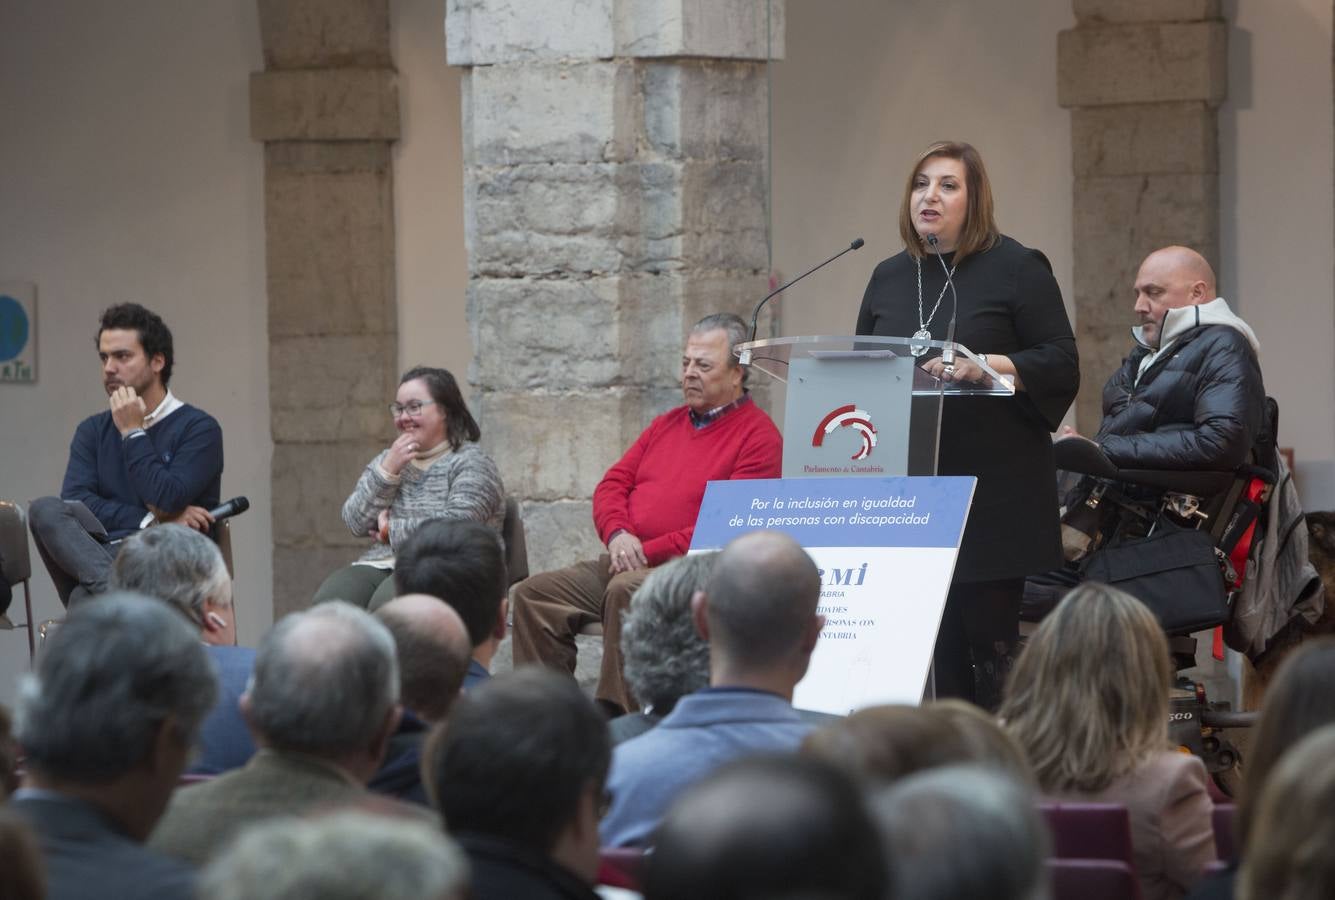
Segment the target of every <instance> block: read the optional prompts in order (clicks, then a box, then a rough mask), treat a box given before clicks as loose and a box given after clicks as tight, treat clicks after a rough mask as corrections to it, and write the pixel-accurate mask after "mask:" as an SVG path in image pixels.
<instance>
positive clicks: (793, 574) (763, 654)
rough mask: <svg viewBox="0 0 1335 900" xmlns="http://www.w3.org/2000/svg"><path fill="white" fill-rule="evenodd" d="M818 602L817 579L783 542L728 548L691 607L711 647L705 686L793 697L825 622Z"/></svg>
mask: <svg viewBox="0 0 1335 900" xmlns="http://www.w3.org/2000/svg"><path fill="white" fill-rule="evenodd" d="M819 600H820V571H819V570H818V569H817V568H816V564H815V563H814V562H812V561H811V557H810V556H808V555H807V554H806V551H805V550H803V549H802V548H801V546H799V545H798V543H797V541H795V540H793V539H792V538H790V537H789V536H788V535H786V534H780V533H779V532H776V531H757V532H752V533H751V534H746V535H743V536H741V537H739V538H737V539H736V540H734V541H732V542H731V543H729V544H728V546H727V547H725V548H724V549H723V552H722V553H720V554H719V556H718V559H716V560H715V561H714V570H713V572H711V573H710V576H709V584H708V586H707V587H706V588H705V590H704V592H703V593H700V594H697V595H696V596H695V598H694V600H693V601H692V610H693V614H694V617H695V625H696V628H697V629H698V630H699V631H700V633H701V634H702V635H704V636H705V638H706V639H707V640H708V641H709V655H710V663H709V665H710V682H711V683H712V684H715V685H723V686H752V687H761V688H766V689H769V690H773V691H774V692H775V693H779V694H784V695H788V696H790V697H791V695H792V689H793V686H794V685H796V684H797V682H799V681H801V680H802V676H803V675H805V674H806V670H807V665H808V663H809V662H810V659H811V651H812V650H814V649H815V647H816V640H817V638H818V637H819V636H820V629H821V626H822V625H823V624H824V622H825V619H824V617H823V616H819V615H817V614H816V605H817V603H818V602H819Z"/></svg>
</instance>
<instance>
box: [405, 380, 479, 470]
mask: <svg viewBox="0 0 1335 900" xmlns="http://www.w3.org/2000/svg"><path fill="white" fill-rule="evenodd" d="M419 378H420V379H422V383H423V384H425V385H426V389H427V391H428V392H430V394H431V399H432V400H435V401H436V402H437V403H439V404H440V408H441V409H443V410H445V439H446V440H447V441H449V442H450V447H451V448H452V449H454V450H458V449H459V447H460V445H462V444H463V442H464V441H476V440H477V439H478V438H480V437H482V429H480V428H478V427H477V421H476V420H474V418H473V414H472V413H470V412H469V411H468V407H467V405H465V404H464V395H463V394H461V393H459V383H458V382H457V381H455V380H454V376H453V375H451V374H450V372H449V370H448V369H437V368H433V367H431V366H414V367H413V368H411V369H409V370H408V371H406V372H404V373H403V377H402V378H400V379H399V384H400V385H404V384H407V383H408V382H410V381H416V380H417V379H419Z"/></svg>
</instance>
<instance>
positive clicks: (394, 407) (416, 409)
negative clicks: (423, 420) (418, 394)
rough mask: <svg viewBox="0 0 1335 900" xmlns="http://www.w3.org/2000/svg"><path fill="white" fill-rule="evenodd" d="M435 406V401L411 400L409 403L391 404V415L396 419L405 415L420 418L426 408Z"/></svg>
mask: <svg viewBox="0 0 1335 900" xmlns="http://www.w3.org/2000/svg"><path fill="white" fill-rule="evenodd" d="M435 405H436V401H435V400H409V401H408V402H407V403H391V404H390V405H389V414H390V415H391V416H393V417H394V418H396V419H397V418H398V417H399V416H401V415H403V414H404V413H407V414H408V415H410V416H420V415H421V414H422V409H423V408H424V407H427V406H435Z"/></svg>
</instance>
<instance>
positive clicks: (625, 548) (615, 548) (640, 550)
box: [607, 531, 649, 575]
mask: <svg viewBox="0 0 1335 900" xmlns="http://www.w3.org/2000/svg"><path fill="white" fill-rule="evenodd" d="M607 553H608V555H609V556H611V557H612V564H611V565H610V566H609V567H608V571H609V572H611V573H612V574H613V575H617V574H619V573H621V572H633V571H635V570H636V569H647V568H648V567H649V559H648V557H646V556H645V555H644V545H643V544H641V543H640V539H639V538H637V537H636V536H635V535H633V534H631V533H630V532H629V531H622V532H621V533H619V534H618V535H616V536H615V537H614V538H612V540H610V541H608V542H607Z"/></svg>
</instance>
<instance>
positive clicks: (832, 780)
mask: <svg viewBox="0 0 1335 900" xmlns="http://www.w3.org/2000/svg"><path fill="white" fill-rule="evenodd" d="M939 849H940V848H938V850H939ZM887 881H888V869H887V866H886V859H885V856H884V854H883V852H882V850H881V846H880V844H879V840H878V837H877V833H876V827H875V825H874V824H873V823H872V819H871V817H870V815H869V814H868V812H867V810H866V807H865V806H864V805H863V801H862V797H861V795H860V794H859V793H858V788H857V786H856V785H855V784H854V783H853V781H852V780H851V779H850V778H848V776H846V775H844V774H843V773H841V772H840V771H838V770H837V769H835V768H833V767H831V766H828V765H826V764H825V763H823V762H820V761H818V760H812V759H804V758H800V757H795V756H775V757H753V758H751V759H746V760H740V761H738V762H735V763H731V764H729V765H727V766H724V767H723V768H721V769H718V770H717V771H715V772H713V773H712V774H710V775H709V776H707V777H706V778H705V779H703V780H702V781H699V782H697V783H696V784H694V785H692V786H691V787H690V788H688V789H687V790H686V791H685V792H683V794H682V795H681V796H680V797H679V798H678V799H677V801H676V802H675V803H673V805H672V807H671V809H669V811H668V813H667V815H666V816H665V817H664V819H663V821H662V823H661V824H660V825H659V826H658V832H657V837H656V840H655V844H654V852H653V853H652V854H650V856H649V860H648V866H647V870H646V873H645V892H644V895H645V898H646V900H711V898H718V900H725V898H747V897H754V898H762V897H763V898H771V900H773V898H785V897H789V898H814V897H820V898H826V900H856V898H866V900H882V898H885V897H890V896H901V895H891V894H887V893H886V886H887ZM902 896H905V897H908V896H911V895H907V894H905V895H902ZM980 896H981V895H980Z"/></svg>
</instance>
